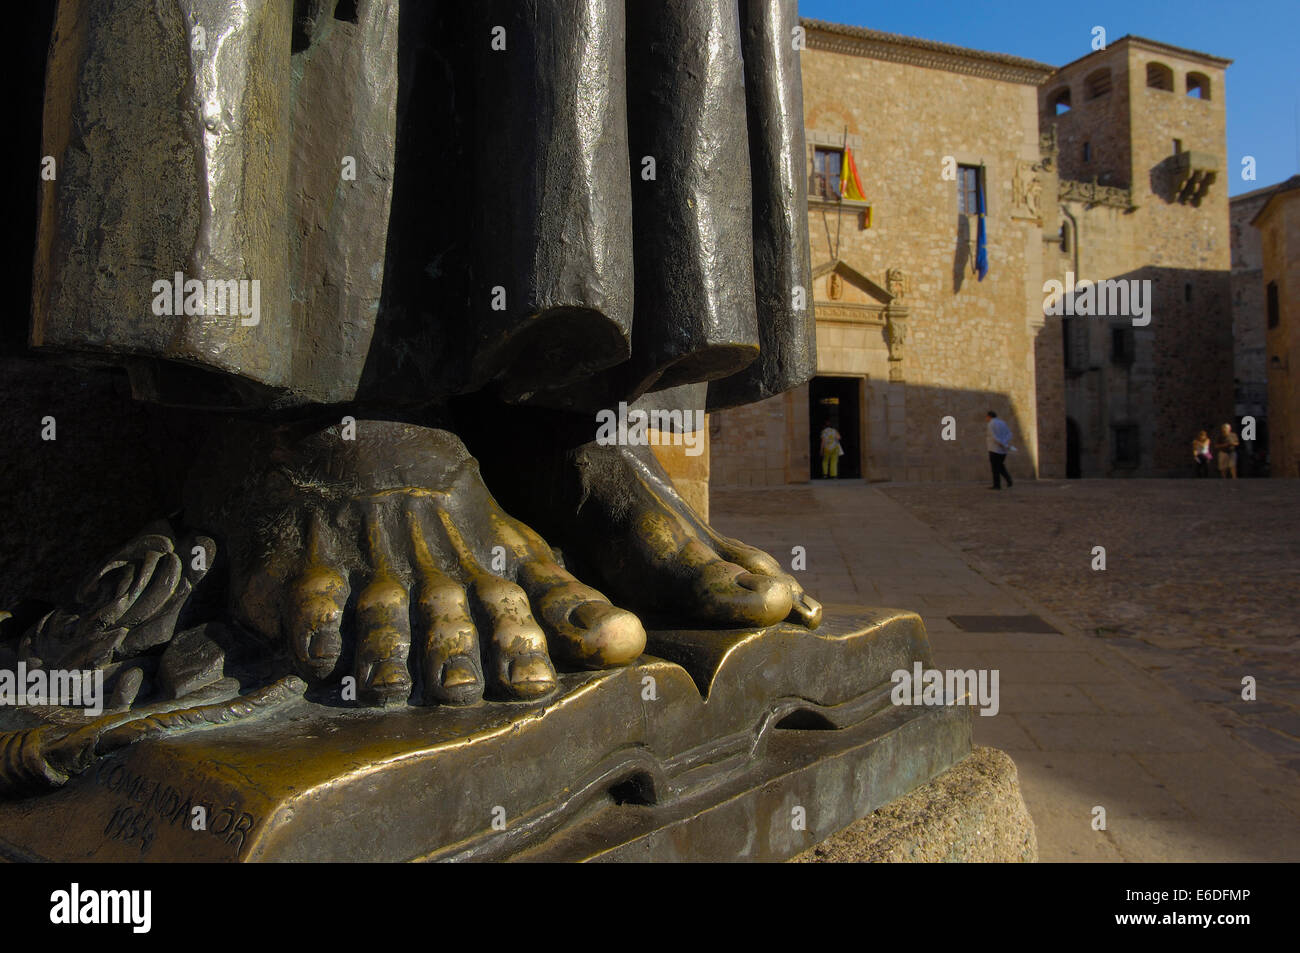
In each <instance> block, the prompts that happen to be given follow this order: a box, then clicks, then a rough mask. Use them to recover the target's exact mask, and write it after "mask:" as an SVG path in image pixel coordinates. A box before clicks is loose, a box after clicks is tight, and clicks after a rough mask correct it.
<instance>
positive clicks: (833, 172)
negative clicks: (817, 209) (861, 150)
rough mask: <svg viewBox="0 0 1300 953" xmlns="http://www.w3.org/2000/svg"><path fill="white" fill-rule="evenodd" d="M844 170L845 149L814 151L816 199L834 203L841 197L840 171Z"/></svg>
mask: <svg viewBox="0 0 1300 953" xmlns="http://www.w3.org/2000/svg"><path fill="white" fill-rule="evenodd" d="M843 168H844V150H843V149H823V148H821V147H820V146H818V147H817V148H815V149H813V183H812V185H813V187H812V194H813V196H814V197H815V198H819V199H826V200H828V201H831V202H834V201H835V200H836V199H838V198H839V197H840V170H841V169H843Z"/></svg>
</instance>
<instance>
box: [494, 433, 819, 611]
mask: <svg viewBox="0 0 1300 953" xmlns="http://www.w3.org/2000/svg"><path fill="white" fill-rule="evenodd" d="M565 460H566V462H565V463H564V467H565V468H566V469H567V471H568V475H567V477H561V478H560V479H558V480H557V481H556V491H555V493H556V496H557V497H558V498H559V499H558V500H557V501H555V502H554V503H552V504H551V507H550V508H551V511H552V515H551V516H549V517H548V515H547V514H546V513H544V512H543V511H542V509H541V504H540V503H539V499H538V498H537V497H536V496H535V495H531V496H530V495H529V494H528V493H527V492H526V488H524V489H525V491H524V492H519V491H520V489H521V488H520V486H519V485H518V484H514V485H512V486H510V487H509V489H510V490H511V491H512V492H511V495H510V497H509V499H510V501H511V505H512V506H516V505H517V506H519V507H520V512H526V513H528V514H529V516H528V517H527V518H529V519H534V520H536V521H537V522H536V523H535V525H542V526H544V530H543V531H544V532H546V533H547V534H548V538H554V539H555V540H556V542H557V544H559V545H560V546H561V547H562V548H563V550H564V552H565V553H566V554H568V555H570V556H571V557H573V559H572V560H571V561H572V563H573V565H574V566H575V569H579V571H581V572H582V573H583V574H584V577H587V576H588V575H589V576H590V578H592V580H593V581H594V582H597V584H599V585H601V586H602V587H603V588H604V590H605V591H606V592H609V593H610V594H611V595H612V597H613V598H615V599H617V600H618V601H619V603H620V604H621V605H626V606H628V607H629V608H631V609H633V610H634V611H636V612H637V613H638V614H640V615H641V616H642V618H644V619H647V620H653V621H654V622H655V624H657V625H671V626H683V627H690V626H705V627H713V626H751V625H752V626H765V625H774V624H776V623H778V622H781V621H784V620H789V621H791V622H794V623H796V624H801V625H804V626H807V627H808V628H815V627H816V626H817V625H818V624H819V623H820V622H821V616H822V607H821V604H820V603H819V602H817V601H816V600H815V599H813V598H811V597H810V596H808V595H807V594H806V593H805V592H804V591H803V587H802V586H800V585H799V583H798V582H797V581H795V579H794V577H793V576H791V575H790V574H789V573H787V572H785V571H784V570H782V568H781V566H780V564H779V563H778V562H777V561H776V560H775V559H773V558H772V557H771V556H769V555H768V554H767V553H765V552H763V551H762V550H760V549H756V548H755V547H753V546H750V545H748V544H746V543H743V542H741V541H740V540H736V539H731V538H729V537H726V536H723V535H721V534H720V533H718V532H716V531H715V530H714V529H713V527H711V526H710V525H709V524H708V523H707V522H706V521H705V520H704V519H702V518H701V517H700V516H699V514H698V513H696V512H695V510H694V509H692V508H691V506H690V505H689V504H688V503H687V502H686V501H685V500H683V499H682V497H681V496H680V495H679V494H678V492H677V490H676V488H675V487H674V486H673V483H672V480H671V479H670V478H669V477H668V475H667V474H666V473H665V472H664V470H663V467H662V466H661V465H660V464H659V462H658V460H657V459H656V458H655V456H654V454H653V452H652V451H651V450H650V448H649V447H625V446H600V445H598V444H596V443H589V444H586V445H584V446H582V447H581V448H579V449H578V450H576V451H574V452H572V453H570V454H568V455H567V456H566V458H565ZM494 485H495V483H494ZM502 489H503V490H505V489H507V487H506V486H505V485H504V483H503V486H502ZM525 500H530V501H531V502H525ZM559 500H564V501H565V502H564V503H563V504H561V503H560V502H559Z"/></svg>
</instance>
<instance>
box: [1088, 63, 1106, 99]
mask: <svg viewBox="0 0 1300 953" xmlns="http://www.w3.org/2000/svg"><path fill="white" fill-rule="evenodd" d="M1083 86H1084V89H1086V90H1087V94H1088V95H1087V98H1088V99H1100V98H1101V97H1102V96H1105V95H1106V94H1107V93H1109V92H1110V70H1109V69H1108V68H1106V67H1102V68H1101V69H1099V70H1094V71H1093V72H1091V73H1089V74H1088V78H1087V79H1085V80H1084V81H1083Z"/></svg>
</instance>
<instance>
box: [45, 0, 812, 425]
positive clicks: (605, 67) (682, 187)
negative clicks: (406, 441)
mask: <svg viewBox="0 0 1300 953" xmlns="http://www.w3.org/2000/svg"><path fill="white" fill-rule="evenodd" d="M796 25H797V18H796V12H795V3H794V0H782V2H779V3H774V2H771V0H626V2H624V0H549V2H548V0H475V2H469V3H467V2H461V0H455V2H444V0H426V2H416V0H400V2H399V0H357V2H355V3H349V2H338V3H336V2H335V0H327V2H321V0H299V2H298V3H297V4H296V5H295V4H292V3H290V2H289V0H238V2H226V0H60V4H59V9H58V14H57V21H56V25H55V33H54V38H53V41H52V46H51V52H50V61H49V67H48V70H47V81H46V103H45V120H44V151H45V154H47V155H50V156H53V157H54V158H55V161H56V167H57V177H56V178H55V179H54V180H53V181H50V182H48V183H44V190H43V193H42V200H41V209H40V226H39V233H38V243H37V253H36V263H35V275H34V289H33V326H32V337H31V340H32V343H33V345H35V346H38V347H44V348H52V349H58V350H62V351H72V352H78V353H80V354H88V355H96V356H98V357H100V358H103V359H105V360H108V361H110V362H113V363H117V364H121V365H124V366H126V367H127V368H128V369H129V370H130V373H131V379H132V384H133V388H134V392H135V393H136V395H137V396H139V397H143V398H148V399H153V400H159V401H164V402H168V403H173V404H180V405H196V406H210V407H225V408H232V409H233V408H257V407H271V408H275V407H292V406H295V405H303V404H341V403H358V404H365V403H369V404H372V405H391V406H393V407H399V406H419V405H421V404H425V403H429V402H433V401H438V400H443V399H445V398H448V397H450V396H453V395H457V394H467V393H474V392H484V393H489V394H495V395H496V396H499V398H500V399H501V400H504V401H507V402H512V403H529V404H535V405H540V406H547V407H555V408H565V409H572V410H581V411H583V412H590V411H591V410H593V409H598V408H602V407H610V406H613V405H615V404H616V403H617V402H618V401H619V400H634V399H636V398H638V397H640V396H641V395H643V394H647V393H653V392H660V393H663V394H664V395H665V397H667V396H668V391H669V390H670V389H673V388H676V389H677V390H676V391H675V392H674V399H678V400H684V401H686V402H688V403H692V402H693V403H695V405H696V406H699V403H700V402H702V396H703V395H702V391H703V389H704V387H705V386H707V395H708V396H707V405H708V407H709V408H710V409H716V408H720V407H726V406H733V405H736V404H741V403H746V402H749V401H753V400H758V399H762V398H764V397H769V396H772V395H773V394H777V393H780V392H782V391H784V390H786V389H788V388H790V387H792V386H795V385H797V384H799V383H801V382H803V381H805V380H807V379H808V378H809V377H810V376H811V375H812V373H813V371H814V365H815V360H816V353H815V346H814V341H813V315H812V303H811V300H810V298H811V294H810V286H811V281H810V267H809V260H808V256H809V245H808V237H807V204H806V181H805V179H806V156H805V154H804V141H803V107H802V101H801V92H800V74H799V58H798V50H797V49H796V46H797V44H796V42H795V35H794V34H795V29H794V28H795V27H796ZM177 273H179V274H180V275H181V276H183V278H184V279H197V280H199V281H207V280H208V279H215V280H217V281H220V282H227V281H239V280H245V281H252V280H257V281H258V288H259V289H260V294H259V302H260V306H259V312H258V321H257V323H256V324H251V323H249V322H248V321H246V320H243V319H241V315H239V314H229V313H226V314H211V313H199V314H170V315H169V314H163V315H158V314H156V313H155V309H154V302H155V298H156V291H155V284H156V282H158V281H159V280H164V281H169V280H173V278H174V276H175V275H177ZM228 310H233V309H228ZM692 384H693V385H700V386H698V387H696V388H693V389H689V391H684V390H683V387H682V385H692ZM683 393H690V394H692V395H693V396H690V397H683V396H682V395H683Z"/></svg>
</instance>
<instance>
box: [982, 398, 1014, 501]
mask: <svg viewBox="0 0 1300 953" xmlns="http://www.w3.org/2000/svg"><path fill="white" fill-rule="evenodd" d="M986 419H987V420H988V422H989V434H988V440H987V441H986V442H987V445H988V448H989V466H990V467H991V468H992V470H993V485H992V486H991V487H989V489H990V490H1000V489H1002V480H1003V478H1005V479H1006V481H1007V489H1011V474H1010V473H1008V472H1007V454H1008V453H1010V452H1011V451H1012V450H1013V449H1014V448H1013V447H1012V446H1011V428H1010V427H1008V426H1007V424H1006V421H1004V420H1000V419H999V418H998V415H997V413H996V412H994V411H992V410H990V411H989V412H988V414H987V416H986Z"/></svg>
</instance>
